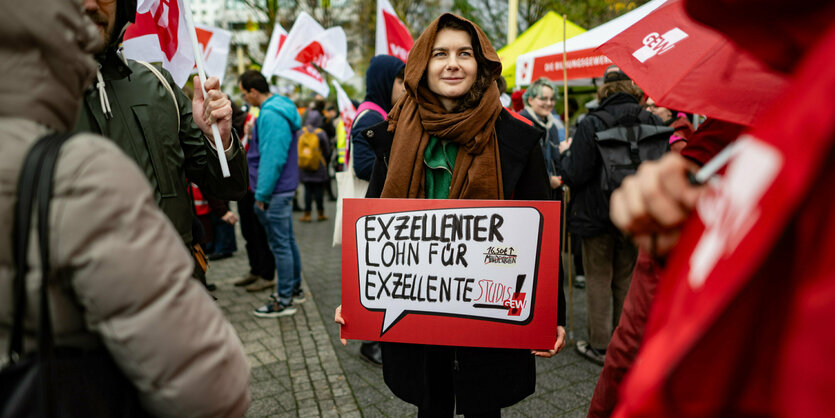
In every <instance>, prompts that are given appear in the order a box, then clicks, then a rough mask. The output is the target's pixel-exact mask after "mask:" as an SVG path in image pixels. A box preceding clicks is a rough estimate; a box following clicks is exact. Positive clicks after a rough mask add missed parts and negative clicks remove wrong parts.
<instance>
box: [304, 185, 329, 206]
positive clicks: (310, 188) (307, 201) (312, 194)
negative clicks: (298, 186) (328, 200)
mask: <svg viewBox="0 0 835 418" xmlns="http://www.w3.org/2000/svg"><path fill="white" fill-rule="evenodd" d="M324 192H325V183H320V182H305V183H304V211H305V212H310V211H311V210H313V200H314V199H315V200H316V207H318V208H319V211H320V212H324V211H325V205H324V202H323V201H322V200H323V196H324Z"/></svg>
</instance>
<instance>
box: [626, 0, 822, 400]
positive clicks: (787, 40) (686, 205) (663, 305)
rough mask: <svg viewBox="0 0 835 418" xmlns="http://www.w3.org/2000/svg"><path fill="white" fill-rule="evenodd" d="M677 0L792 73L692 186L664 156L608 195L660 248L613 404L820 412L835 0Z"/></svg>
mask: <svg viewBox="0 0 835 418" xmlns="http://www.w3.org/2000/svg"><path fill="white" fill-rule="evenodd" d="M686 8H687V10H688V13H689V14H690V15H691V16H692V17H693V18H694V19H696V20H698V21H700V22H702V23H704V24H707V25H708V26H711V27H713V28H715V29H718V30H720V31H722V32H723V33H724V34H725V35H727V36H728V37H729V38H730V39H731V40H732V41H734V42H736V43H738V44H739V45H740V46H742V47H743V48H745V49H747V50H748V51H749V52H750V53H752V54H753V55H754V56H756V57H758V58H759V59H761V60H762V61H764V62H765V63H767V64H768V65H770V66H771V67H772V68H773V69H775V70H777V71H782V72H784V73H786V74H791V80H792V81H791V83H789V86H788V87H787V88H786V90H785V92H784V93H782V94H781V95H780V96H779V97H778V99H777V100H776V101H775V102H774V103H772V105H771V108H770V110H769V111H767V112H765V114H763V115H762V117H761V118H759V119H758V120H757V121H755V123H754V128H753V129H752V130H751V131H750V133H748V134H746V135H743V136H742V137H741V138H739V139H737V141H736V142H735V143H734V152H733V153H732V157H731V159H730V161H729V162H728V164H727V166H726V167H725V170H724V172H723V173H722V177H721V178H717V179H714V180H712V181H710V182H708V185H707V186H698V187H697V186H693V185H691V184H690V183H689V182H688V180H687V173H688V171H689V169H688V167H687V163H686V161H685V160H684V159H683V158H680V157H675V156H673V155H671V156H668V157H665V158H663V159H662V160H660V161H659V162H657V163H654V164H650V165H647V166H646V167H642V168H641V169H640V170H639V173H638V174H637V176H635V177H634V178H632V179H631V180H628V181H625V182H624V183H623V186H622V188H621V189H620V190H619V191H618V192H616V194H613V196H612V206H611V216H612V220H613V222H614V223H615V225H616V226H618V227H619V228H620V229H621V230H623V231H625V232H628V233H630V234H632V236H633V237H635V240H636V242H637V243H638V244H639V245H640V246H641V247H642V248H643V249H645V250H650V249H652V250H653V251H655V253H656V254H658V255H665V254H668V255H667V259H666V267H665V270H664V272H663V273H662V278H661V282H660V284H659V287H658V290H657V294H656V297H655V301H654V302H653V306H652V308H651V311H650V317H649V322H648V323H647V328H646V330H645V334H644V342H643V343H642V347H641V350H640V352H639V354H638V357H637V359H636V360H635V365H634V367H633V369H632V371H631V372H630V373H629V375H628V376H627V377H626V380H625V381H624V383H623V388H622V389H621V399H620V403H619V404H618V406H617V408H616V410H615V416H752V415H757V416H781V415H782V416H788V415H791V416H828V415H831V413H832V411H833V410H835V397H833V396H831V395H832V387H833V385H835V359H833V356H832V353H835V335H833V334H832V333H831V332H828V331H829V329H830V328H831V323H832V322H833V321H835V258H833V257H832V254H835V217H833V216H832V210H831V208H832V205H833V203H835V196H833V194H832V193H831V191H832V190H833V188H832V184H835V170H833V169H832V167H833V166H835V102H834V101H833V100H832V97H831V95H832V93H831V92H832V91H835V72H833V71H831V70H830V69H831V68H833V66H835V3H833V2H831V1H824V0H810V1H805V2H791V1H788V0H759V1H754V0H699V1H694V0H690V1H687V2H686ZM718 10H721V13H718V12H717V11H718ZM671 249H672V252H670V250H671Z"/></svg>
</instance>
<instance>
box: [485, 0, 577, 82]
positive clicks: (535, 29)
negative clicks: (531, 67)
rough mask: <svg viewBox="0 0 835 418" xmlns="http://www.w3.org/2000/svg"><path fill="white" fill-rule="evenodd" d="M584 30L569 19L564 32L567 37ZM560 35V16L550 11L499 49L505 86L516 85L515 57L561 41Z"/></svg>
mask: <svg viewBox="0 0 835 418" xmlns="http://www.w3.org/2000/svg"><path fill="white" fill-rule="evenodd" d="M585 31H586V30H585V29H583V28H581V27H579V26H577V25H575V24H574V23H573V22H571V21H570V20H569V21H567V27H566V31H565V32H566V36H567V37H568V38H571V37H572V36H576V35H579V34H581V33H583V32H585ZM562 36H563V21H562V16H560V15H558V14H557V13H555V12H553V11H551V12H548V14H546V15H545V16H544V17H543V18H542V19H539V20H538V21H537V22H536V23H534V24H533V25H531V27H529V28H528V30H526V31H525V32H524V33H522V34H521V35H519V36H518V37H517V38H516V40H515V41H513V43H511V44H509V45H506V46H505V47H504V48H502V49H500V50H499V51H498V54H499V59H501V60H502V77H504V79H505V80H507V87H508V88H513V86H515V85H516V57H518V56H519V55H522V54H524V53H527V52H531V51H534V50H537V49H540V48H543V47H546V46H548V45H551V44H553V43H555V42H559V41H562ZM554 81H556V80H554Z"/></svg>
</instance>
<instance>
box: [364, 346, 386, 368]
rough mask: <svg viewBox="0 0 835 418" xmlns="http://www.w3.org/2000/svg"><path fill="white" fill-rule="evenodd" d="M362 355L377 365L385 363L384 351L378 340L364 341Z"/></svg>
mask: <svg viewBox="0 0 835 418" xmlns="http://www.w3.org/2000/svg"><path fill="white" fill-rule="evenodd" d="M360 356H362V358H364V359H365V360H367V361H368V362H369V363H371V364H374V365H375V366H382V365H383V352H382V350H381V349H380V343H379V342H378V341H373V342H368V341H366V342H364V343H362V346H361V347H360Z"/></svg>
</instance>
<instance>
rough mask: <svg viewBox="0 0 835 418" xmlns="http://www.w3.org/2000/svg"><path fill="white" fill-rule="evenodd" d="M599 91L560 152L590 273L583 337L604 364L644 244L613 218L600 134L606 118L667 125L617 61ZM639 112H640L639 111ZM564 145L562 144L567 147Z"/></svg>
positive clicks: (587, 350) (582, 347) (590, 354)
mask: <svg viewBox="0 0 835 418" xmlns="http://www.w3.org/2000/svg"><path fill="white" fill-rule="evenodd" d="M603 81H604V82H603V85H601V86H600V88H599V89H598V92H597V98H598V100H599V101H600V106H599V108H598V109H597V110H596V111H594V112H592V113H590V114H589V116H588V117H586V118H584V119H583V120H582V121H581V122H580V123H579V124H578V125H577V132H576V133H575V134H574V137H573V140H572V141H566V142H570V148H568V150H567V151H566V152H564V153H563V154H561V157H560V164H559V167H560V174H561V175H562V181H563V182H565V184H567V185H568V186H569V187H570V188H571V194H572V199H571V202H570V203H569V207H568V211H569V213H570V215H569V217H568V226H567V228H568V231H569V232H570V233H571V234H572V236H574V237H579V239H580V240H581V244H582V254H583V270H584V271H585V273H586V274H585V276H586V292H587V294H586V307H587V312H588V320H587V326H588V334H589V336H588V340H581V341H577V345H576V347H575V348H576V350H577V352H579V353H580V355H582V356H583V357H585V358H586V359H588V360H589V361H592V362H594V363H597V364H599V365H601V366H602V365H603V363H604V361H605V358H606V348H607V346H608V345H609V340H610V339H611V337H612V331H613V330H614V328H615V326H616V325H617V324H618V321H619V319H620V313H621V308H622V307H623V301H624V299H625V298H626V292H627V290H629V284H630V282H631V280H632V271H633V270H634V269H635V262H636V260H637V258H638V249H637V247H635V245H634V244H632V242H631V241H629V239H628V238H626V237H625V236H624V235H623V234H622V233H621V232H619V231H618V230H617V229H616V228H615V227H614V225H612V222H611V221H610V220H609V193H611V192H610V191H608V192H607V190H604V184H605V183H606V181H605V180H606V178H605V174H604V173H602V169H601V168H602V166H603V165H604V162H603V159H602V158H601V155H600V151H599V150H598V147H597V145H596V141H595V137H596V134H597V133H598V132H601V131H604V130H606V129H608V128H609V127H611V126H609V123H607V122H606V121H605V120H604V118H605V117H607V116H606V115H608V117H610V118H612V119H613V120H615V121H620V120H622V118H625V117H627V116H632V117H633V118H636V119H637V120H638V121H639V122H640V123H641V124H649V125H661V120H659V119H658V118H657V117H655V116H654V115H652V114H651V113H649V112H647V111H645V110H642V108H641V105H640V103H639V101H640V100H641V99H642V98H643V92H642V91H641V89H640V88H639V87H638V86H636V85H635V83H634V82H632V80H631V79H630V78H629V77H628V76H627V75H626V74H624V73H623V72H622V71H621V70H620V69H619V68H618V67H617V66H614V65H612V66H610V67H609V68H607V69H606V72H605V73H604V77H603ZM633 115H634V116H633ZM561 148H562V147H561Z"/></svg>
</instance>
